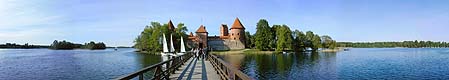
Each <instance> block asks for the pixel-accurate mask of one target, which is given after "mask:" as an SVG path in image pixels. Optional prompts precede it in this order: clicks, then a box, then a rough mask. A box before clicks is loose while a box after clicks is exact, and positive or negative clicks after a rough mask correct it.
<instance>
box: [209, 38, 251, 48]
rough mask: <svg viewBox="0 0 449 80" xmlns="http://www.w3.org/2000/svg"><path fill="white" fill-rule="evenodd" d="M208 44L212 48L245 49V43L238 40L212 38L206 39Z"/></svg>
mask: <svg viewBox="0 0 449 80" xmlns="http://www.w3.org/2000/svg"><path fill="white" fill-rule="evenodd" d="M207 43H208V46H209V47H210V48H212V50H234V49H245V44H244V43H242V42H241V41H239V40H231V39H221V40H219V39H214V40H208V41H207Z"/></svg>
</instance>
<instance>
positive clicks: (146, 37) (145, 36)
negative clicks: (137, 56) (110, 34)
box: [134, 22, 188, 52]
mask: <svg viewBox="0 0 449 80" xmlns="http://www.w3.org/2000/svg"><path fill="white" fill-rule="evenodd" d="M186 32H187V27H186V26H185V25H184V23H179V24H178V25H177V28H175V29H174V30H173V31H170V30H169V29H168V24H160V23H159V22H151V23H150V25H147V26H145V28H144V30H143V31H142V32H141V34H140V35H139V36H137V38H136V39H135V40H134V43H135V44H134V48H136V49H137V50H139V51H146V52H157V51H162V40H163V39H162V35H163V34H165V35H166V41H167V42H170V34H173V39H174V40H173V44H174V47H175V49H176V50H179V48H180V46H179V45H178V46H177V44H180V41H181V39H180V37H181V36H182V37H183V38H184V39H187V36H188V35H187V34H186Z"/></svg>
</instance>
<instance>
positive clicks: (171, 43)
mask: <svg viewBox="0 0 449 80" xmlns="http://www.w3.org/2000/svg"><path fill="white" fill-rule="evenodd" d="M170 38H171V39H170V52H175V46H173V35H170Z"/></svg>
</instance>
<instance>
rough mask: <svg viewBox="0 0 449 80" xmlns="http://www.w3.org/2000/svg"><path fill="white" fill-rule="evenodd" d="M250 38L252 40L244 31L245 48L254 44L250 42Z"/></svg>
mask: <svg viewBox="0 0 449 80" xmlns="http://www.w3.org/2000/svg"><path fill="white" fill-rule="evenodd" d="M252 38H253V36H251V34H250V33H249V32H248V31H246V32H245V47H246V48H252V47H253V44H254V42H253V40H251V39H252Z"/></svg>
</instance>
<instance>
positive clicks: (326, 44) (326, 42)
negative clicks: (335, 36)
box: [321, 35, 337, 49]
mask: <svg viewBox="0 0 449 80" xmlns="http://www.w3.org/2000/svg"><path fill="white" fill-rule="evenodd" d="M321 40H322V43H323V48H329V49H335V48H337V42H336V41H335V40H332V38H331V37H330V36H328V35H324V36H321Z"/></svg>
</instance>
